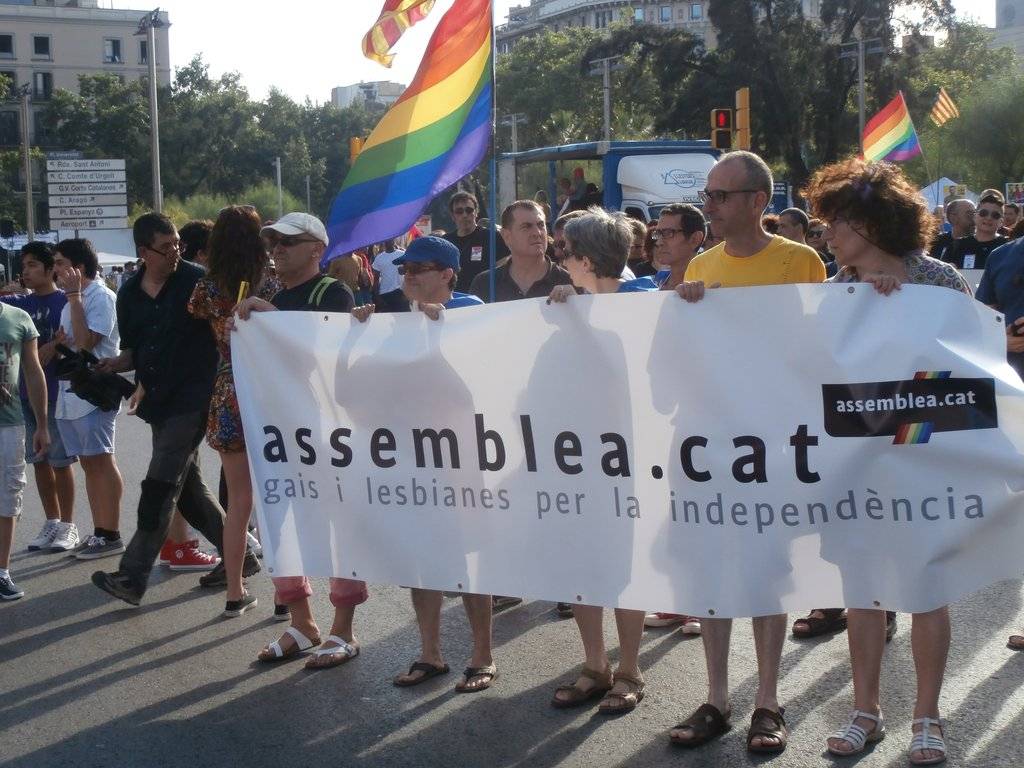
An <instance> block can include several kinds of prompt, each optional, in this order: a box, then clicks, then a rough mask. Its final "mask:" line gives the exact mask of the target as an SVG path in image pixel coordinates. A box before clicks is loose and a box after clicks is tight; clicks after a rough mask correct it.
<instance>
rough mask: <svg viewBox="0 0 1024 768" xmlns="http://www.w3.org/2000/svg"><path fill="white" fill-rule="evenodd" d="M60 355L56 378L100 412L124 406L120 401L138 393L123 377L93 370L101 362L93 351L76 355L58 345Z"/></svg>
mask: <svg viewBox="0 0 1024 768" xmlns="http://www.w3.org/2000/svg"><path fill="white" fill-rule="evenodd" d="M57 354H58V356H59V357H58V359H57V365H56V370H57V378H58V379H60V380H61V381H66V382H68V384H69V387H68V388H69V389H70V390H71V392H72V393H73V394H75V395H78V397H80V398H82V399H83V400H85V401H86V402H87V403H91V404H92V405H95V406H96V407H97V408H99V409H100V410H101V411H116V410H117V409H118V408H120V407H121V400H123V399H127V398H129V397H131V396H132V393H133V392H134V391H135V385H134V384H133V383H132V382H130V381H129V380H128V379H126V378H125V377H124V376H119V375H118V374H116V373H108V372H100V371H96V370H94V369H93V367H94V366H95V365H96V364H97V363H99V360H97V359H96V356H95V355H94V354H92V352H89V351H87V350H84V349H82V350H79V351H78V352H74V351H72V350H70V349H68V348H67V347H66V346H64V345H63V344H58V345H57Z"/></svg>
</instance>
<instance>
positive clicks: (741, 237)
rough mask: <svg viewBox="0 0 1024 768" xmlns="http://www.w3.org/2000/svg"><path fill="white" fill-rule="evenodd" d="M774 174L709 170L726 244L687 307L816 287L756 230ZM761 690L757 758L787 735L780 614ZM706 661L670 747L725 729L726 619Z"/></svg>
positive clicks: (813, 273)
mask: <svg viewBox="0 0 1024 768" xmlns="http://www.w3.org/2000/svg"><path fill="white" fill-rule="evenodd" d="M772 182H773V179H772V172H771V169H769V168H768V166H767V165H766V164H765V162H764V160H762V159H761V158H760V157H758V156H757V155H755V154H752V153H750V152H730V153H728V154H726V155H724V156H723V157H722V159H721V160H720V161H719V162H718V164H717V165H715V167H714V168H712V169H711V172H710V173H709V174H708V186H707V189H705V190H704V191H703V192H702V193H701V199H702V202H703V203H704V213H705V215H706V216H707V218H708V220H709V222H710V224H711V228H712V229H713V230H714V231H715V233H716V234H717V235H719V236H720V237H721V238H722V239H723V241H724V242H722V243H720V244H718V245H716V246H715V247H714V248H711V249H709V250H707V251H705V252H704V253H701V254H699V255H697V256H695V257H694V258H693V260H692V261H691V262H690V264H689V266H688V267H687V269H686V277H685V279H684V281H683V282H682V283H680V284H679V285H678V286H677V287H676V291H677V293H678V294H679V295H680V296H681V297H682V298H684V299H686V300H687V301H690V302H694V301H700V300H701V299H702V298H703V297H704V290H705V286H706V287H708V288H718V287H727V288H738V287H743V286H752V285H782V284H786V283H820V282H823V281H824V280H825V267H824V265H823V264H822V263H821V259H820V258H819V257H818V254H817V253H816V252H815V251H814V249H812V248H809V247H808V246H806V245H801V244H799V243H794V242H793V241H792V240H787V239H786V238H784V237H779V236H777V235H776V236H773V235H770V234H768V233H767V232H765V230H764V227H762V226H761V216H762V215H763V214H764V211H765V208H766V207H767V206H768V203H769V202H770V201H771V198H772V186H773V184H772ZM753 624H754V646H755V648H756V651H757V662H758V677H759V680H760V685H759V686H758V690H757V694H756V696H755V700H754V706H755V711H754V717H753V718H752V722H751V727H750V731H749V732H748V735H747V748H748V749H749V750H751V751H754V752H781V751H782V750H783V749H785V748H786V742H787V740H788V737H789V732H788V730H787V729H786V724H785V721H784V720H783V719H782V713H781V708H780V707H779V701H778V677H779V662H780V660H781V658H782V644H783V641H784V640H785V638H786V624H787V619H786V615H785V614H778V615H776V616H758V617H755V618H754V619H753ZM701 626H702V629H703V633H702V636H703V640H704V654H705V656H706V657H707V665H708V701H707V704H704V705H703V706H701V707H700V708H699V709H698V710H697V711H696V712H694V714H693V715H691V716H690V717H689V718H688V719H687V720H685V721H683V723H681V724H680V725H679V726H677V727H676V728H673V729H672V731H671V733H670V737H671V739H672V741H673V742H675V743H678V744H683V745H685V746H697V745H699V744H703V743H705V742H707V741H710V740H711V739H713V738H715V737H716V736H718V735H720V734H721V733H723V732H724V730H725V729H726V728H727V726H726V720H728V718H729V715H730V713H731V707H730V705H729V637H730V633H731V631H732V620H731V619H710V618H706V619H702V620H701Z"/></svg>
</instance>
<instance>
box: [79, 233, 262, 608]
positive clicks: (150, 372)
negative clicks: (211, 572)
mask: <svg viewBox="0 0 1024 768" xmlns="http://www.w3.org/2000/svg"><path fill="white" fill-rule="evenodd" d="M132 234H133V236H134V239H135V246H136V249H137V251H138V254H139V256H140V257H141V259H142V261H143V266H142V268H141V269H139V270H137V271H136V272H135V273H134V274H133V275H132V276H131V277H130V278H128V279H127V280H126V281H125V284H124V285H123V286H122V288H121V291H120V292H119V293H118V296H117V320H118V327H119V328H120V331H121V350H122V351H121V354H120V355H118V356H117V357H114V358H107V359H105V360H103V361H101V368H102V369H105V370H107V371H111V372H121V371H130V370H132V369H134V370H135V380H136V383H137V384H138V385H139V389H138V390H137V392H136V394H135V396H134V397H133V398H132V401H133V405H134V406H135V407H137V413H138V415H139V416H140V417H141V418H142V419H143V420H145V421H147V422H148V423H149V425H150V426H151V427H152V429H153V455H152V458H151V459H150V462H149V468H148V470H147V472H146V478H145V479H144V480H143V481H142V493H141V495H140V497H139V508H138V517H139V523H138V529H137V530H136V532H135V535H134V536H133V537H132V540H131V542H130V543H129V545H128V548H127V549H126V550H125V553H124V555H123V556H122V558H121V563H120V565H119V567H118V570H116V571H114V572H113V573H105V572H104V571H96V572H95V573H94V574H93V576H92V581H93V584H95V585H96V586H97V587H99V588H100V589H102V590H104V591H105V592H108V593H109V594H111V595H113V596H114V597H117V598H119V599H121V600H124V601H125V602H128V603H131V604H132V605H138V604H139V602H140V601H141V600H142V596H143V594H144V593H145V591H146V586H147V584H148V582H149V574H150V571H151V570H152V568H153V563H154V562H155V561H156V558H157V555H158V554H159V552H160V548H161V546H162V545H163V543H164V540H165V539H166V538H167V532H168V529H169V528H170V525H171V516H172V514H173V513H174V508H175V505H177V506H178V508H179V509H180V510H181V514H182V515H183V516H184V518H185V520H187V521H188V522H189V524H191V525H192V527H193V528H195V529H196V530H197V531H199V532H200V533H201V534H202V535H203V536H205V537H206V538H207V540H209V541H210V543H211V544H213V545H214V546H216V547H217V550H218V551H222V546H223V536H224V511H223V510H222V509H221V507H220V505H219V504H218V503H217V499H216V498H215V497H214V495H213V494H212V493H210V489H209V488H207V487H206V483H205V482H203V476H202V473H201V472H200V470H199V453H198V449H199V444H200V443H201V442H202V439H203V436H204V434H205V433H206V419H207V414H208V411H209V408H210V397H211V394H212V392H213V380H214V376H215V374H216V371H217V362H218V357H217V347H216V345H215V344H214V340H213V334H212V332H211V330H210V324H209V323H207V322H206V321H201V320H196V319H195V318H194V317H193V316H192V315H191V314H189V312H188V301H189V299H190V298H191V296H192V291H193V289H194V288H195V285H196V283H197V282H198V281H199V279H200V278H201V277H203V275H205V274H206V270H205V269H203V268H202V267H200V266H198V265H196V264H191V263H189V262H186V261H182V260H181V258H180V257H179V247H180V241H179V239H178V233H177V231H176V230H175V228H174V224H172V223H171V220H170V219H168V218H167V217H166V216H163V215H162V214H159V213H147V214H145V215H143V216H140V217H139V218H138V219H137V220H136V222H135V226H134V228H133V233H132ZM247 557H248V558H251V555H248V556H247ZM215 562H216V561H215ZM248 565H250V564H249V563H248V562H247V566H248ZM256 570H258V565H257V566H256ZM250 572H251V571H250Z"/></svg>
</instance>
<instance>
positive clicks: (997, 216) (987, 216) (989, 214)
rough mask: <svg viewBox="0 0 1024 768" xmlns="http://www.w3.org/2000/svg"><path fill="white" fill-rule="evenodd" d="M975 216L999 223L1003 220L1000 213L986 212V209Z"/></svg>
mask: <svg viewBox="0 0 1024 768" xmlns="http://www.w3.org/2000/svg"><path fill="white" fill-rule="evenodd" d="M975 216H980V217H981V218H983V219H995V220H996V221H999V220H1000V219H1001V218H1003V214H1001V213H1000V212H999V211H989V210H985V209H984V208H982V209H981V210H980V211H978V212H977V213H976V214H975Z"/></svg>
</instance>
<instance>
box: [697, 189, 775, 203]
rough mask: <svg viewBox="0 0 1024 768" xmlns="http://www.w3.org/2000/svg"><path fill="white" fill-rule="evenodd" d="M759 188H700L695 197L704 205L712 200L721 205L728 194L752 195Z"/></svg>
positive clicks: (727, 197)
mask: <svg viewBox="0 0 1024 768" xmlns="http://www.w3.org/2000/svg"><path fill="white" fill-rule="evenodd" d="M760 191H761V190H759V189H702V190H701V191H700V192H698V193H697V197H698V198H699V199H700V201H701V202H702V203H704V204H705V205H707V204H708V202H713V203H714V204H715V205H722V204H723V203H724V202H725V201H726V200H728V199H729V195H740V194H746V195H752V194H755V193H757V192H760Z"/></svg>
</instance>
